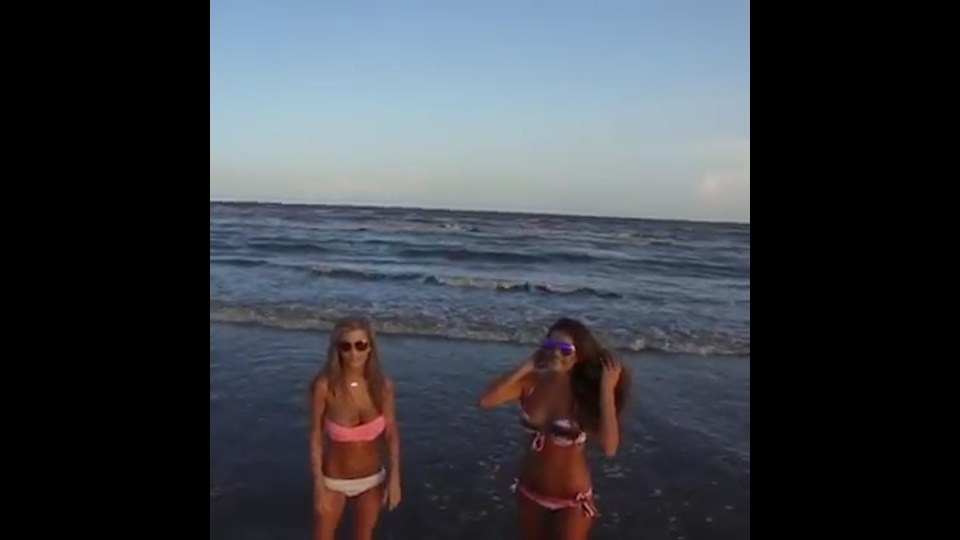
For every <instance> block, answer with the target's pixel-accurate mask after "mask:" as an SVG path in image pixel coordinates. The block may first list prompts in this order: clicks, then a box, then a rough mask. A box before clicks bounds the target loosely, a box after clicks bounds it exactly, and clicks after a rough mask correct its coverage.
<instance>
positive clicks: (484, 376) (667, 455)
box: [210, 324, 750, 540]
mask: <svg viewBox="0 0 960 540" xmlns="http://www.w3.org/2000/svg"><path fill="white" fill-rule="evenodd" d="M326 339H327V336H326V335H325V334H322V333H318V332H299V331H287V330H276V329H268V328H263V327H255V326H233V325H223V324H211V326H210V538H211V539H212V540H213V539H216V540H220V539H224V540H226V539H231V540H241V539H255V538H264V539H271V540H278V539H299V538H309V534H310V533H309V531H310V526H311V519H312V517H311V477H310V468H309V464H308V462H309V460H308V441H307V429H308V409H307V404H308V384H309V381H310V379H311V377H312V376H313V374H314V373H315V372H316V370H317V369H318V368H319V366H320V365H321V362H322V356H323V354H324V349H325V345H326ZM380 346H381V351H382V352H381V354H382V363H383V366H384V368H385V370H386V371H387V373H388V374H389V375H390V376H391V377H392V378H393V379H394V380H395V381H396V386H397V393H398V396H397V407H398V422H399V426H400V432H401V445H402V447H401V453H402V466H403V502H402V504H401V506H400V507H399V508H398V509H397V510H395V511H394V512H392V513H389V514H387V513H385V514H383V515H382V518H381V522H380V525H379V527H378V530H377V533H376V538H379V539H396V540H400V539H417V540H429V539H478V540H479V539H483V540H488V539H491V538H497V539H498V540H509V539H515V538H518V534H517V526H516V515H515V504H514V500H513V495H512V494H511V492H510V490H509V486H510V484H511V482H512V480H513V477H514V475H515V472H516V467H517V464H518V460H519V456H520V455H521V454H522V451H523V449H522V445H524V444H525V436H524V434H523V432H522V431H521V430H520V428H519V425H518V420H517V409H516V407H514V406H505V407H502V408H500V409H497V410H492V411H482V410H479V409H478V408H477V407H476V405H475V403H476V399H477V397H478V395H479V392H480V391H481V389H482V388H483V387H484V385H485V384H486V383H487V382H488V381H489V379H490V378H491V377H493V376H495V375H496V374H498V373H500V372H502V371H504V370H507V369H510V368H511V367H512V366H515V365H516V364H517V363H518V362H520V361H521V359H522V358H523V357H524V356H525V355H527V354H528V353H529V350H527V349H524V348H521V347H517V346H513V345H504V344H495V343H482V342H469V341H449V340H441V339H423V338H409V337H398V336H380ZM623 360H624V363H625V365H626V366H627V367H628V368H629V369H630V370H631V371H632V373H633V375H634V389H633V400H632V402H631V404H630V406H629V409H628V410H627V411H626V413H625V415H624V417H623V420H622V422H623V425H622V430H623V436H622V441H621V445H620V451H619V453H618V455H617V456H616V457H614V458H612V459H611V458H605V457H602V456H601V455H599V453H598V452H597V451H596V449H592V450H591V451H590V462H591V468H592V471H593V475H594V487H595V491H596V492H597V503H598V506H599V509H600V512H601V516H600V517H599V519H598V521H597V523H596V525H595V527H594V529H593V532H592V534H591V538H592V539H595V540H602V539H621V538H631V539H632V538H638V539H644V540H653V539H691V540H693V539H696V540H710V539H718V540H719V539H736V540H747V539H749V537H750V405H749V402H750V362H749V359H748V358H739V357H716V358H712V357H704V356H681V355H659V354H650V353H647V354H640V355H633V356H625V357H624V358H623ZM349 524H350V522H349V519H346V520H345V521H344V523H343V524H342V525H341V531H340V534H339V535H338V537H342V538H348V537H349V536H348V531H347V530H344V529H345V528H346V527H348V526H349Z"/></svg>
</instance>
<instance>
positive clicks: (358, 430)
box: [323, 414, 387, 497]
mask: <svg viewBox="0 0 960 540" xmlns="http://www.w3.org/2000/svg"><path fill="white" fill-rule="evenodd" d="M386 426H387V422H386V419H385V418H384V417H383V415H382V414H381V415H380V416H378V417H376V418H374V419H373V420H371V421H369V422H367V423H365V424H360V425H358V426H342V425H340V424H337V423H336V422H333V421H331V420H326V421H324V428H325V429H326V431H327V435H328V436H329V437H330V440H332V441H336V442H370V441H373V440H376V438H377V437H379V436H380V434H381V433H383V430H384V429H385V428H386ZM386 477H387V471H386V469H384V468H383V467H381V468H380V470H379V471H377V472H376V473H374V474H372V475H370V476H365V477H363V478H349V479H342V478H328V477H326V476H324V477H323V483H324V485H325V486H327V489H330V490H333V491H338V492H340V493H343V494H344V495H346V496H347V497H356V496H357V495H360V494H361V493H363V492H365V491H368V490H370V489H372V488H374V487H376V486H378V485H380V484H381V483H383V481H384V479H386Z"/></svg>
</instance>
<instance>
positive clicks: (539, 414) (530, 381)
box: [480, 331, 622, 540]
mask: <svg viewBox="0 0 960 540" xmlns="http://www.w3.org/2000/svg"><path fill="white" fill-rule="evenodd" d="M549 337H550V338H551V339H553V340H555V341H562V342H565V343H570V344H572V343H573V339H572V338H571V337H570V336H569V335H567V334H566V333H564V332H560V331H555V332H553V333H551V334H550V336H549ZM543 360H544V359H541V361H543ZM545 360H546V364H548V365H549V366H550V369H548V370H546V371H541V372H540V373H538V372H537V371H536V370H535V367H534V362H535V360H534V356H531V358H529V359H527V360H526V361H525V362H524V363H523V364H522V365H521V366H520V367H518V368H517V369H515V370H514V371H512V372H511V373H508V374H506V375H504V376H502V377H500V378H498V379H497V380H495V381H493V382H492V383H491V384H490V385H489V387H488V388H487V389H486V391H485V392H484V394H483V395H482V396H481V397H480V407H482V408H492V407H496V406H499V405H502V404H504V403H508V402H511V401H514V400H518V399H520V397H521V396H527V397H526V399H527V400H528V401H527V403H528V405H527V407H528V412H530V414H531V420H533V421H534V422H535V423H541V422H543V421H544V420H546V419H547V418H565V417H569V416H570V412H571V410H572V404H573V401H572V396H571V391H570V379H569V374H570V370H571V369H572V368H573V366H574V364H576V362H578V361H579V358H578V357H577V355H576V353H575V352H574V354H572V355H570V356H563V355H561V354H560V353H559V351H554V353H553V355H552V358H550V357H548V358H546V359H545ZM621 371H622V367H621V365H620V364H619V363H617V362H616V361H614V360H612V359H605V360H604V370H603V376H602V378H601V383H600V386H601V392H600V416H601V419H600V429H599V430H598V433H590V434H589V435H590V437H591V439H593V440H596V441H598V442H599V444H600V447H601V449H602V450H603V453H604V454H606V455H607V456H613V455H615V454H616V451H617V446H618V445H619V443H620V428H619V424H618V421H617V415H616V410H615V405H614V389H615V388H616V386H617V381H618V380H619V378H620V373H621ZM518 478H519V481H520V483H521V484H522V485H523V486H525V487H526V488H527V489H529V490H531V491H534V492H536V493H539V494H541V495H544V496H548V497H555V498H560V499H568V500H569V499H573V498H575V497H576V496H577V494H578V493H582V492H584V491H586V490H588V489H590V486H591V480H590V469H589V467H588V465H587V460H586V456H585V455H584V453H583V449H582V448H579V447H577V446H558V445H555V444H553V443H552V442H551V441H550V439H549V438H547V440H546V441H545V443H544V446H543V449H542V450H541V451H539V452H535V451H533V450H531V449H529V447H528V450H527V452H526V454H525V455H524V457H523V460H522V461H521V463H520V473H519V475H518ZM517 506H518V509H519V514H520V534H521V538H523V540H540V539H547V538H549V539H558V540H584V539H586V538H587V534H588V533H589V531H590V527H591V525H593V518H591V517H589V516H587V515H586V514H584V512H583V510H582V509H581V508H579V507H578V508H571V509H566V510H559V511H550V510H547V509H545V508H543V507H541V506H539V505H538V504H537V503H535V502H534V501H531V500H530V499H529V498H527V497H526V496H524V495H522V494H520V493H519V492H518V493H517Z"/></svg>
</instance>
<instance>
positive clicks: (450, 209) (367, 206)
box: [210, 197, 750, 226]
mask: <svg viewBox="0 0 960 540" xmlns="http://www.w3.org/2000/svg"><path fill="white" fill-rule="evenodd" d="M210 202H211V203H215V204H262V205H278V206H308V207H309V206H321V207H323V206H325V207H340V208H362V209H369V210H426V211H445V212H462V213H476V214H507V215H518V216H553V217H580V218H599V219H624V220H635V221H662V222H671V223H699V224H705V225H746V226H750V222H749V221H732V220H726V221H721V220H709V219H688V218H650V217H636V216H616V215H601V214H577V213H573V212H563V211H559V210H557V211H534V210H490V209H481V208H453V207H445V206H410V205H403V204H372V203H319V202H291V201H283V200H257V199H230V198H213V197H211V198H210Z"/></svg>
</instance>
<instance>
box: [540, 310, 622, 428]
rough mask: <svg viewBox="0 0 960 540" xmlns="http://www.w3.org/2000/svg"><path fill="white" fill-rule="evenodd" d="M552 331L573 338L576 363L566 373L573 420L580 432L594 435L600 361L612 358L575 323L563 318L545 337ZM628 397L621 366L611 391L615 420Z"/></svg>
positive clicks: (580, 325)
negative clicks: (580, 429) (569, 387)
mask: <svg viewBox="0 0 960 540" xmlns="http://www.w3.org/2000/svg"><path fill="white" fill-rule="evenodd" d="M554 331H557V332H563V333H564V334H567V335H569V336H570V337H571V338H573V345H574V347H576V351H577V357H578V359H579V360H578V361H577V363H576V364H574V366H573V368H572V369H571V371H570V386H571V387H572V390H573V415H574V418H575V419H576V420H577V423H579V424H580V426H581V427H582V428H583V429H585V430H587V431H593V432H596V431H597V430H598V429H599V428H600V377H601V375H602V374H603V358H604V357H607V358H611V359H613V354H612V353H611V352H610V351H609V350H607V349H605V348H604V347H603V346H602V345H601V344H600V342H599V341H597V338H595V337H594V336H593V333H591V332H590V330H589V329H588V328H587V327H586V325H584V324H583V323H582V322H580V321H578V320H575V319H568V318H566V317H564V318H562V319H560V320H558V321H557V322H555V323H553V326H551V327H550V330H548V331H547V335H549V334H550V333H552V332H554ZM629 395H630V373H629V372H628V371H627V368H626V366H623V368H622V371H621V372H620V379H619V380H618V381H617V386H616V388H614V391H613V396H614V397H613V400H614V404H615V406H616V410H617V416H618V417H619V416H620V413H622V412H623V408H624V406H625V405H626V403H627V399H628V398H629Z"/></svg>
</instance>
